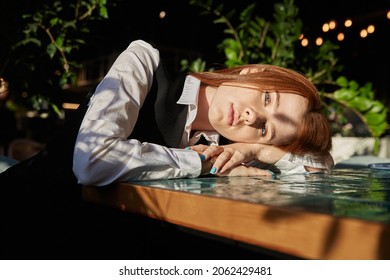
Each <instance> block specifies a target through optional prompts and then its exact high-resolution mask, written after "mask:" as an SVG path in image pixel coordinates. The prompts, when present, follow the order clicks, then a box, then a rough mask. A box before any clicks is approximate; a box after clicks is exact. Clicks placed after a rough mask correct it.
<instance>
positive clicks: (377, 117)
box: [365, 110, 387, 125]
mask: <svg viewBox="0 0 390 280" xmlns="http://www.w3.org/2000/svg"><path fill="white" fill-rule="evenodd" d="M386 117H387V112H386V111H385V110H384V111H383V112H381V113H380V114H366V115H365V118H366V120H367V123H368V124H369V125H379V124H381V123H382V122H386Z"/></svg>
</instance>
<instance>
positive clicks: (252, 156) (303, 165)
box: [192, 143, 334, 176]
mask: <svg viewBox="0 0 390 280" xmlns="http://www.w3.org/2000/svg"><path fill="white" fill-rule="evenodd" d="M192 149H193V150H196V151H197V152H198V153H200V154H203V155H204V158H205V160H209V159H211V161H212V162H213V166H212V167H215V169H216V174H220V175H229V176H231V175H232V174H233V175H234V176H239V175H240V173H242V174H243V176H257V175H258V174H259V171H258V170H256V169H253V167H256V168H257V169H259V168H261V169H275V168H276V169H277V170H279V171H280V173H282V174H296V173H306V172H319V171H324V170H330V169H331V168H332V167H333V165H334V163H333V158H332V156H331V155H330V154H328V155H327V156H324V157H322V158H319V159H314V158H313V157H312V156H309V155H307V156H296V155H292V154H291V153H287V152H285V151H283V150H281V149H280V148H278V147H275V146H271V145H264V144H248V143H234V144H229V145H224V146H210V147H209V146H204V145H197V146H193V147H192ZM271 167H272V168H271ZM246 168H247V169H246ZM261 174H263V172H261V173H260V175H261Z"/></svg>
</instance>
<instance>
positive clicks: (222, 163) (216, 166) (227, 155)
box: [212, 151, 232, 174]
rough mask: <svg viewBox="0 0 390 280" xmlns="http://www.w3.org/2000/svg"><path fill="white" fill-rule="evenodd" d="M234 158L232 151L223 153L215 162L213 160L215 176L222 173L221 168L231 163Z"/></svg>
mask: <svg viewBox="0 0 390 280" xmlns="http://www.w3.org/2000/svg"><path fill="white" fill-rule="evenodd" d="M231 157H232V153H231V152H230V151H223V152H222V153H221V154H219V155H218V156H216V157H214V158H215V160H213V170H214V173H212V174H215V173H217V172H220V170H221V168H223V167H224V166H225V165H226V163H227V162H229V160H230V158H231Z"/></svg>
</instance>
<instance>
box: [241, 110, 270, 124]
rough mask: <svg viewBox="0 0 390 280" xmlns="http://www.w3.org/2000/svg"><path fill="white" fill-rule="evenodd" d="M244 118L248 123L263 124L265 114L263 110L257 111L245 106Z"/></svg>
mask: <svg viewBox="0 0 390 280" xmlns="http://www.w3.org/2000/svg"><path fill="white" fill-rule="evenodd" d="M243 119H244V122H245V124H246V125H250V126H257V125H261V124H262V123H263V122H264V119H265V118H264V116H262V114H261V112H256V111H255V110H253V109H252V108H245V110H244V114H243Z"/></svg>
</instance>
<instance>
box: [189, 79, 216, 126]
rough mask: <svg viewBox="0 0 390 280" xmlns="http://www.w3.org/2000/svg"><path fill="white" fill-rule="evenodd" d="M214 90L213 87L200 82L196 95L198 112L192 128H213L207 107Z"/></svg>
mask: <svg viewBox="0 0 390 280" xmlns="http://www.w3.org/2000/svg"><path fill="white" fill-rule="evenodd" d="M215 90H216V88H215V87H211V86H205V85H203V84H201V86H200V88H199V96H198V112H197V114H196V117H195V120H194V122H193V123H192V129H193V130H215V129H214V127H213V126H212V125H211V123H210V121H209V107H210V102H211V100H212V98H213V96H214V93H215Z"/></svg>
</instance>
